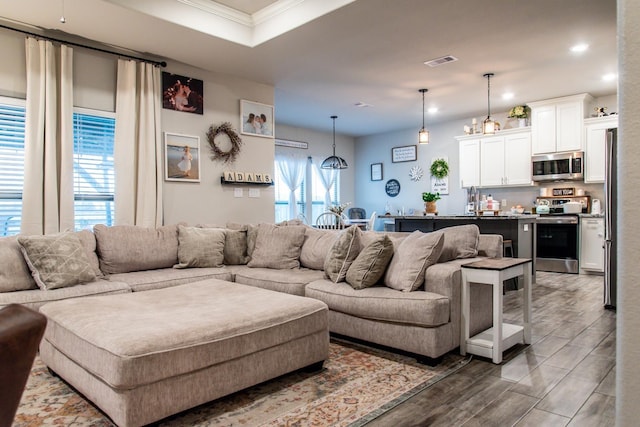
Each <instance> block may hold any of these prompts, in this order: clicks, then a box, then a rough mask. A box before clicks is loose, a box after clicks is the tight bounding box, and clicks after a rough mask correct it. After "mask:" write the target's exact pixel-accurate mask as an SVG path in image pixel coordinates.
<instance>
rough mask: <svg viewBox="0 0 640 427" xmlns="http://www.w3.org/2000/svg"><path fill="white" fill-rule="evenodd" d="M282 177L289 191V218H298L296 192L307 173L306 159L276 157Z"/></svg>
mask: <svg viewBox="0 0 640 427" xmlns="http://www.w3.org/2000/svg"><path fill="white" fill-rule="evenodd" d="M276 161H277V163H278V168H279V169H280V175H281V176H282V180H283V181H284V183H285V185H286V186H287V188H288V189H289V218H290V219H293V218H297V217H298V203H297V200H296V190H297V189H298V188H300V186H301V185H302V181H303V180H304V175H305V173H306V163H307V158H306V157H299V156H286V155H282V154H281V155H276Z"/></svg>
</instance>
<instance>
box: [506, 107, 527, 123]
mask: <svg viewBox="0 0 640 427" xmlns="http://www.w3.org/2000/svg"><path fill="white" fill-rule="evenodd" d="M529 111H530V109H529V107H527V106H526V105H517V106H515V107H513V108H512V109H511V110H509V115H508V116H507V117H508V118H510V119H512V118H516V119H518V126H520V127H524V126H526V125H527V117H529Z"/></svg>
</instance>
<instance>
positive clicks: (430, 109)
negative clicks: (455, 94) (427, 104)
mask: <svg viewBox="0 0 640 427" xmlns="http://www.w3.org/2000/svg"><path fill="white" fill-rule="evenodd" d="M427 112H428V113H431V114H433V113H437V112H438V107H431V108H429V109H428V110H427Z"/></svg>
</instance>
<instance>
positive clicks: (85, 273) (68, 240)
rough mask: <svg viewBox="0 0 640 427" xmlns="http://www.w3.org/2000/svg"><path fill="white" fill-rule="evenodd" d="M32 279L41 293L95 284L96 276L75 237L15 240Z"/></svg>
mask: <svg viewBox="0 0 640 427" xmlns="http://www.w3.org/2000/svg"><path fill="white" fill-rule="evenodd" d="M18 244H19V245H20V248H21V250H22V254H23V255H24V259H25V261H26V262H27V265H28V266H29V269H30V270H31V275H32V276H33V278H34V280H35V281H36V283H37V284H38V286H39V287H40V289H42V290H48V289H56V288H64V287H66V286H73V285H77V284H79V283H84V282H90V281H92V280H95V278H96V274H95V272H94V271H93V268H92V267H91V263H90V262H89V258H88V257H87V254H86V252H85V249H84V247H83V246H82V243H81V242H80V239H79V238H78V236H77V235H75V234H74V233H59V234H50V235H46V236H18Z"/></svg>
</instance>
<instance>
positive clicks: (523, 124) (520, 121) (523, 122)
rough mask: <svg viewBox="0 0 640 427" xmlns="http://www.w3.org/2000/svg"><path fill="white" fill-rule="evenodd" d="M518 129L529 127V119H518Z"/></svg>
mask: <svg viewBox="0 0 640 427" xmlns="http://www.w3.org/2000/svg"><path fill="white" fill-rule="evenodd" d="M518 127H520V128H524V127H527V119H526V117H525V118H524V119H518Z"/></svg>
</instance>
